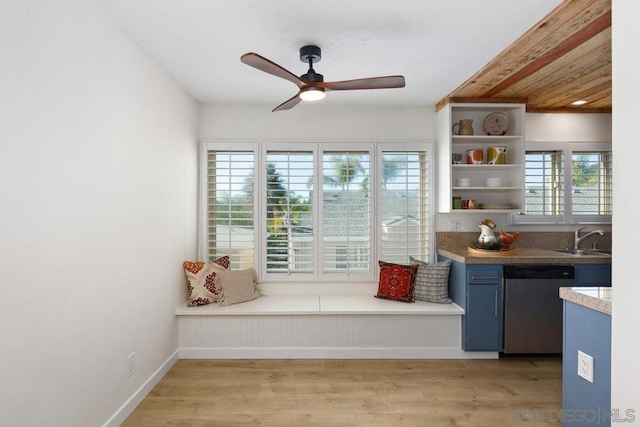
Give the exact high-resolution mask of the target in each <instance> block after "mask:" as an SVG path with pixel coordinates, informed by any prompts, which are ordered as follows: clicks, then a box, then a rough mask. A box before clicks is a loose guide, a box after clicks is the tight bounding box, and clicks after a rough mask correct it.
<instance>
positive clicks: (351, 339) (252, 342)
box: [176, 293, 497, 359]
mask: <svg viewBox="0 0 640 427" xmlns="http://www.w3.org/2000/svg"><path fill="white" fill-rule="evenodd" d="M463 314H464V310H463V309H462V308H460V307H459V306H458V305H456V304H434V303H429V302H424V301H416V302H413V303H403V302H398V301H390V300H383V299H378V298H374V297H373V294H372V293H367V294H364V293H350V294H328V295H313V294H302V295H282V294H273V295H272V294H268V295H264V296H262V297H260V298H258V299H256V300H252V301H247V302H244V303H241V304H234V305H230V306H224V307H223V306H219V305H218V304H209V305H205V306H200V307H187V306H186V304H185V305H183V306H181V307H179V308H178V309H177V310H176V315H177V316H178V328H179V340H180V358H183V359H215V358H345V359H346V358H439V359H440V358H488V357H491V358H493V357H497V354H496V353H491V352H490V353H482V352H474V353H471V354H470V353H467V352H464V351H462V349H461V342H460V340H461V324H462V322H461V316H462V315H463Z"/></svg>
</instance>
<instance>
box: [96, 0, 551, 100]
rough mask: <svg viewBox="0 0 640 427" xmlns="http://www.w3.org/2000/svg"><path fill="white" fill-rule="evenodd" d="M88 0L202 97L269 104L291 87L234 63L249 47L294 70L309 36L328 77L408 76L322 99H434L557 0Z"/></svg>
mask: <svg viewBox="0 0 640 427" xmlns="http://www.w3.org/2000/svg"><path fill="white" fill-rule="evenodd" d="M93 1H94V2H95V3H96V4H97V5H98V6H99V7H101V8H102V9H103V10H104V11H105V12H106V14H107V15H108V16H110V18H111V19H112V20H113V21H114V22H115V23H116V24H117V25H119V26H120V27H121V28H122V29H124V31H125V32H127V33H128V34H129V36H130V37H131V38H132V39H133V40H135V41H136V42H137V43H138V44H139V45H140V46H141V47H142V49H144V50H145V51H146V52H147V53H148V54H149V55H150V56H151V57H152V58H153V59H154V60H155V61H156V62H157V63H158V64H160V66H161V67H162V68H164V69H165V70H166V71H167V72H168V73H169V74H170V75H171V76H172V77H173V79H175V80H176V81H177V82H178V83H179V84H180V86H182V87H183V88H184V89H185V90H186V91H187V92H189V93H190V94H191V95H192V96H193V97H194V98H195V99H196V100H198V101H199V102H200V103H207V104H230V103H233V104H245V103H250V104H266V105H268V106H270V107H275V106H276V105H278V104H280V103H281V102H283V101H285V100H287V99H289V98H290V97H291V96H293V95H295V94H296V92H297V87H296V86H295V85H293V84H292V83H291V82H288V81H286V80H282V79H279V78H277V77H274V76H272V75H269V74H266V73H263V72H261V71H258V70H256V69H255V68H252V67H249V66H247V65H245V64H243V63H241V62H240V56H241V55H242V54H244V53H246V52H256V53H258V54H260V55H262V56H264V57H266V58H268V59H270V60H271V61H273V62H275V63H277V64H279V65H280V66H282V67H284V68H286V69H288V70H289V71H291V72H292V73H293V74H296V75H301V74H304V73H305V72H306V71H307V66H306V65H305V64H304V63H302V62H301V61H300V59H299V49H300V47H301V46H303V45H306V44H315V45H317V46H320V47H321V48H322V60H321V61H320V62H319V63H318V64H317V65H315V66H314V68H315V70H316V72H318V73H321V74H323V75H324V78H325V81H335V80H350V79H355V78H364V77H375V76H380V75H395V74H401V75H404V76H405V78H406V82H407V83H406V87H405V88H402V89H383V90H361V91H332V92H330V93H328V94H327V97H326V98H325V99H324V100H323V101H321V102H323V103H325V104H329V105H363V104H366V105H404V106H422V105H433V104H435V103H436V102H438V101H439V100H440V99H442V98H443V97H445V96H446V95H447V94H449V93H450V92H451V91H452V90H453V89H455V88H456V87H457V86H459V85H460V84H461V83H463V82H464V81H465V80H466V79H467V78H469V77H470V76H471V75H472V74H473V73H474V72H476V71H477V70H478V69H480V68H481V67H482V66H483V65H485V64H486V63H487V62H489V60H491V59H492V58H493V57H494V56H496V55H497V54H498V53H500V52H501V51H502V50H504V49H505V48H506V47H508V46H509V44H511V42H513V41H514V40H515V39H517V38H518V37H519V36H521V35H522V34H523V33H524V32H525V31H527V30H528V29H529V28H531V27H532V26H533V25H535V24H536V23H537V22H538V21H539V20H540V19H542V18H543V17H544V16H545V15H546V14H547V13H548V12H550V11H551V10H552V9H553V8H554V7H555V6H557V5H558V4H559V3H560V2H561V1H560V0H535V1H530V0H492V1H491V2H489V3H485V2H481V1H477V0H449V1H446V0H440V1H435V0H396V1H393V2H392V1H388V0H367V1H365V0H324V1H304V0H268V1H267V0H232V1H224V2H223V1H217V0H93ZM297 108H300V106H298V107H297Z"/></svg>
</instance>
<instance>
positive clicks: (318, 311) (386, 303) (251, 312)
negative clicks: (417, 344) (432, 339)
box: [176, 294, 464, 316]
mask: <svg viewBox="0 0 640 427" xmlns="http://www.w3.org/2000/svg"><path fill="white" fill-rule="evenodd" d="M294 314H297V315H303V314H310V315H326V314H377V315H385V314H401V315H432V316H438V315H463V314H464V310H463V309H462V308H460V307H459V306H458V305H456V304H434V303H431V302H425V301H415V302H413V303H409V304H408V303H402V302H398V301H391V300H385V299H379V298H374V297H373V296H372V295H364V294H362V295H348V294H347V295H264V296H262V297H260V298H258V299H254V300H252V301H247V302H243V303H242V304H233V305H228V306H220V305H218V304H208V305H203V306H199V307H187V304H186V303H185V304H184V305H182V306H181V307H179V308H178V309H177V310H176V315H178V316H239V315H243V316H273V315H277V316H283V315H294Z"/></svg>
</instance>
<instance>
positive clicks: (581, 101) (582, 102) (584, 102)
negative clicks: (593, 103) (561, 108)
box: [571, 99, 587, 105]
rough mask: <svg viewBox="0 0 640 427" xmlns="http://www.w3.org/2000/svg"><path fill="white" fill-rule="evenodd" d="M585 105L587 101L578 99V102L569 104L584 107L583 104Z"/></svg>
mask: <svg viewBox="0 0 640 427" xmlns="http://www.w3.org/2000/svg"><path fill="white" fill-rule="evenodd" d="M586 103H587V101H586V100H585V99H579V100H577V101H573V102H572V103H571V105H584V104H586Z"/></svg>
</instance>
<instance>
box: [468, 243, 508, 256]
mask: <svg viewBox="0 0 640 427" xmlns="http://www.w3.org/2000/svg"><path fill="white" fill-rule="evenodd" d="M467 251H468V252H469V253H470V254H472V255H475V256H485V257H496V256H512V255H516V254H517V253H518V252H519V251H518V248H513V249H507V250H488V249H478V248H474V247H473V246H471V245H469V246H468V247H467Z"/></svg>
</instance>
